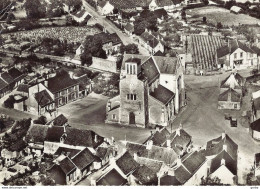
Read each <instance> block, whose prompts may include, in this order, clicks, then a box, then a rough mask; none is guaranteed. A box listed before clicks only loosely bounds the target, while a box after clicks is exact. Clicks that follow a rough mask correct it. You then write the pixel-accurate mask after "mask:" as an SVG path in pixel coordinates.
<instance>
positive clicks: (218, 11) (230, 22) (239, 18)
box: [186, 6, 260, 26]
mask: <svg viewBox="0 0 260 189" xmlns="http://www.w3.org/2000/svg"><path fill="white" fill-rule="evenodd" d="M186 14H187V15H190V16H191V18H190V19H193V18H196V19H199V17H201V20H202V17H204V16H205V17H206V18H207V21H208V22H210V23H213V24H215V25H216V24H217V23H218V22H221V23H222V25H224V26H237V25H239V24H257V23H260V20H259V19H257V18H254V17H251V16H249V15H245V14H234V13H231V12H230V11H229V10H227V9H224V8H220V7H215V6H208V7H201V8H195V9H191V10H187V11H186Z"/></svg>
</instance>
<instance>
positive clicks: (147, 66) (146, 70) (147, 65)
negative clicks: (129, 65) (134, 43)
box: [141, 57, 160, 85]
mask: <svg viewBox="0 0 260 189" xmlns="http://www.w3.org/2000/svg"><path fill="white" fill-rule="evenodd" d="M141 66H142V68H141V69H142V75H143V76H144V77H146V78H147V80H148V84H149V85H150V84H151V83H153V82H154V81H155V80H156V79H158V78H159V76H160V73H159V71H158V69H157V67H156V65H155V62H154V59H153V58H152V57H150V58H149V59H148V60H146V61H145V62H144V63H143V64H142V65H141Z"/></svg>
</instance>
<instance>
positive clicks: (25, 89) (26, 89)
mask: <svg viewBox="0 0 260 189" xmlns="http://www.w3.org/2000/svg"><path fill="white" fill-rule="evenodd" d="M29 87H30V85H27V84H20V85H19V86H18V87H17V91H19V92H24V93H29Z"/></svg>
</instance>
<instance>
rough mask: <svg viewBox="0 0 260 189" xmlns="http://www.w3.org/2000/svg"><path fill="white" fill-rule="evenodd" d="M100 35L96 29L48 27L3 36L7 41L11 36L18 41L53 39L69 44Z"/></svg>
mask: <svg viewBox="0 0 260 189" xmlns="http://www.w3.org/2000/svg"><path fill="white" fill-rule="evenodd" d="M97 33H100V30H99V29H97V28H95V27H89V26H87V27H73V26H70V27H47V28H40V29H35V30H29V31H18V32H14V33H8V34H2V36H3V37H4V38H5V39H8V37H9V36H12V37H14V38H16V39H17V40H18V41H19V40H22V39H29V40H31V39H35V40H37V39H41V38H45V37H46V38H52V39H60V40H61V41H64V40H65V39H66V40H67V42H68V43H81V42H82V40H84V39H85V38H86V37H87V36H88V35H94V34H97Z"/></svg>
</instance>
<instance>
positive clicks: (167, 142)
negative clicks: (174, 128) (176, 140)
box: [166, 139, 171, 148]
mask: <svg viewBox="0 0 260 189" xmlns="http://www.w3.org/2000/svg"><path fill="white" fill-rule="evenodd" d="M166 145H167V148H170V147H171V141H170V140H169V139H168V140H166Z"/></svg>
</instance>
